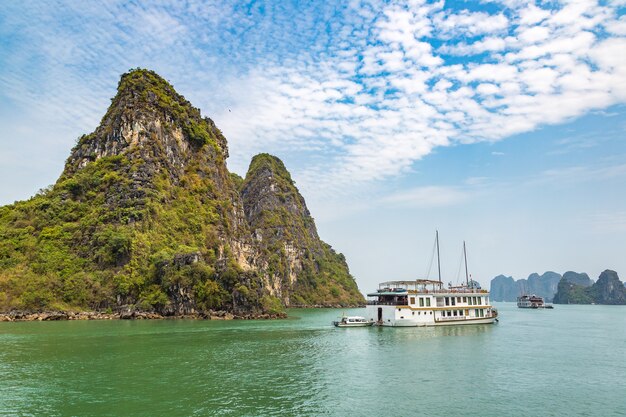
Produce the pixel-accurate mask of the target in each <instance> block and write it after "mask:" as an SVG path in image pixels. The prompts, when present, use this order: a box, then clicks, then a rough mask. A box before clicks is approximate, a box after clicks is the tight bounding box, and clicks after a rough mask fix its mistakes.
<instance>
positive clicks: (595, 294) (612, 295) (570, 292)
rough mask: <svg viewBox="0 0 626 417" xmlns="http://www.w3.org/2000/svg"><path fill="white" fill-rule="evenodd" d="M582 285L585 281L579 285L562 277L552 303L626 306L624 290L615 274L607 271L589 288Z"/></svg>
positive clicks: (625, 292) (625, 290)
mask: <svg viewBox="0 0 626 417" xmlns="http://www.w3.org/2000/svg"><path fill="white" fill-rule="evenodd" d="M584 275H586V274H584ZM587 278H589V277H587ZM584 284H587V281H585V280H582V285H581V284H577V283H573V282H572V281H570V280H568V279H566V277H565V276H563V279H561V281H560V282H559V287H558V292H557V294H556V295H555V296H554V303H555V304H619V305H626V288H625V287H624V283H623V282H621V281H620V279H619V277H618V275H617V272H615V271H611V270H609V269H607V270H605V271H604V272H602V273H601V274H600V277H599V278H598V280H597V281H596V282H595V283H593V284H592V285H591V286H589V285H584Z"/></svg>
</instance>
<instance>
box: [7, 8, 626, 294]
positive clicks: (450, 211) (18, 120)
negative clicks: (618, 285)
mask: <svg viewBox="0 0 626 417" xmlns="http://www.w3.org/2000/svg"><path fill="white" fill-rule="evenodd" d="M328 3H330V4H328ZM334 3H335V2H291V3H290V2H285V1H280V2H262V1H259V2H214V3H211V2H203V1H195V0H189V1H187V2H178V1H174V0H159V1H154V2H144V3H140V2H121V1H106V2H72V1H67V2H62V1H46V2H43V1H23V2H2V4H0V37H1V39H2V43H1V44H0V177H1V178H3V181H2V187H0V204H8V203H11V202H13V201H15V200H20V199H26V198H28V197H30V196H31V195H33V194H34V193H35V192H36V191H37V190H38V189H39V188H42V187H45V186H47V185H48V184H51V183H53V182H54V181H55V180H56V178H57V177H58V175H59V174H60V172H61V170H62V166H63V163H64V160H65V158H66V157H67V156H68V154H69V150H70V148H71V147H72V145H73V144H74V142H75V140H76V138H77V137H79V136H80V135H81V134H83V133H87V132H90V131H92V130H93V129H94V128H95V127H96V126H97V124H98V123H99V120H100V118H101V117H102V115H103V114H104V112H105V111H106V108H107V106H108V104H109V102H110V101H109V99H110V98H111V97H112V96H113V95H114V93H115V87H116V85H117V81H118V79H119V76H120V74H122V73H123V72H126V71H127V70H128V69H129V68H134V67H144V68H150V69H154V70H155V71H157V72H158V73H160V74H161V75H162V76H164V77H165V78H166V79H168V80H169V81H170V82H172V83H173V84H174V86H175V87H176V89H177V90H178V91H179V92H180V93H182V94H183V95H185V96H186V97H187V98H188V99H189V100H190V101H191V102H192V103H194V104H195V105H196V106H198V107H200V109H201V110H202V112H203V113H204V114H205V115H207V116H209V117H211V118H213V119H214V120H215V122H216V124H217V125H218V127H220V128H221V129H222V131H223V132H224V134H225V135H226V137H227V138H228V140H229V145H230V155H231V157H230V159H229V168H230V169H231V170H233V171H235V172H238V173H240V174H245V171H246V169H247V164H248V162H249V160H250V158H251V157H252V156H253V155H254V154H256V153H258V152H270V153H273V154H276V155H277V156H279V157H281V158H282V159H283V160H284V161H285V163H286V165H287V167H288V168H289V169H290V171H291V172H292V175H293V177H294V178H295V180H296V182H297V185H298V187H299V188H300V190H301V192H302V193H303V195H304V196H305V198H306V199H307V203H308V205H309V208H310V210H311V212H312V213H313V215H314V216H315V217H316V220H317V224H318V228H319V230H320V234H321V236H322V237H323V238H324V239H325V240H326V241H328V242H329V243H331V244H332V245H333V246H334V247H335V248H336V249H337V250H338V251H341V252H343V253H344V254H345V255H346V257H347V259H348V262H349V265H350V267H351V270H352V271H353V273H354V275H355V277H356V279H357V282H358V283H359V286H360V287H361V289H362V290H364V291H367V290H368V289H369V288H372V287H373V286H375V285H376V283H377V282H378V281H384V280H389V279H411V278H416V277H421V276H423V275H424V274H426V272H427V271H428V263H429V260H430V254H431V249H432V240H433V236H434V231H435V229H437V228H438V229H439V230H440V231H441V234H442V255H443V257H444V258H443V260H442V266H443V274H444V279H445V280H447V281H456V280H457V275H458V265H459V261H460V253H461V252H460V251H461V246H462V241H463V240H464V239H465V240H466V241H467V242H468V250H469V254H470V260H469V264H470V270H471V272H472V275H473V277H474V278H475V279H477V280H478V281H480V282H482V283H483V284H487V283H488V282H489V280H490V279H491V278H492V277H493V276H495V275H497V274H500V273H504V274H507V275H513V276H514V277H516V278H525V277H526V276H527V275H528V274H530V273H531V272H535V271H537V272H540V273H541V272H543V271H546V270H554V271H557V272H561V273H562V272H565V271H566V270H575V271H579V272H587V273H589V274H590V275H591V277H592V278H597V276H598V275H599V273H600V272H601V271H602V270H603V269H605V268H612V269H615V270H617V271H618V273H621V274H622V275H626V193H624V191H623V190H624V188H625V187H624V185H626V162H624V161H625V160H626V159H625V158H624V157H625V156H626V141H625V140H624V139H625V137H624V136H625V135H624V134H625V131H626V106H625V104H626V53H625V52H624V51H626V16H625V9H626V1H624V0H617V1H591V0H585V1H571V2H565V1H564V2H559V1H550V2H542V1H537V2H535V3H533V2H527V1H517V0H490V1H482V2H478V1H467V2H465V1H446V2H444V1H439V2H426V1H420V0H415V1H408V2H399V1H383V2H379V1H375V0H371V1H357V0H355V1H351V2H344V3H342V4H334ZM229 110H230V111H229ZM623 278H624V276H623V277H622V279H623Z"/></svg>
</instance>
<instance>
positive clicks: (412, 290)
mask: <svg viewBox="0 0 626 417" xmlns="http://www.w3.org/2000/svg"><path fill="white" fill-rule="evenodd" d="M488 293H489V291H487V290H483V289H481V288H472V287H467V286H465V285H459V286H452V287H449V288H443V284H442V283H441V282H440V281H432V280H426V279H418V280H415V281H387V282H382V283H380V284H379V285H378V290H377V291H376V292H375V293H370V294H367V296H368V297H376V296H399V295H406V294H488Z"/></svg>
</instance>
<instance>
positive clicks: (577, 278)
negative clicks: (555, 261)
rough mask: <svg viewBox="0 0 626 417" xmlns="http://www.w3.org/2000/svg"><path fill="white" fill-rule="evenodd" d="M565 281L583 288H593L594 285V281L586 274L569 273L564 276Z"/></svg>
mask: <svg viewBox="0 0 626 417" xmlns="http://www.w3.org/2000/svg"><path fill="white" fill-rule="evenodd" d="M563 279H564V280H565V281H567V282H569V283H571V284H576V285H580V286H582V287H591V286H592V285H593V280H592V279H591V278H589V275H587V274H586V273H584V272H582V273H578V272H573V271H567V272H566V273H564V274H563Z"/></svg>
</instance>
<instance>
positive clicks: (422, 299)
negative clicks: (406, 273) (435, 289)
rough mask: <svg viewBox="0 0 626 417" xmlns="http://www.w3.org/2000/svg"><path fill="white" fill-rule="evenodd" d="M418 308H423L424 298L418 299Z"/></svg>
mask: <svg viewBox="0 0 626 417" xmlns="http://www.w3.org/2000/svg"><path fill="white" fill-rule="evenodd" d="M420 307H424V297H420Z"/></svg>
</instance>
